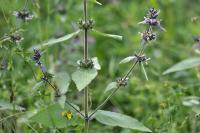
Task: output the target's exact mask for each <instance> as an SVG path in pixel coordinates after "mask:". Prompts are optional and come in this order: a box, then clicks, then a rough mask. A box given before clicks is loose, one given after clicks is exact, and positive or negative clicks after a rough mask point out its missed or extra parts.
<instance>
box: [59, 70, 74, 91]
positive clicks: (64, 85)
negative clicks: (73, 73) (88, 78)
mask: <svg viewBox="0 0 200 133" xmlns="http://www.w3.org/2000/svg"><path fill="white" fill-rule="evenodd" d="M70 81H71V79H70V77H69V75H68V73H66V72H59V73H56V74H55V83H56V85H57V87H58V89H59V91H60V93H61V94H65V93H66V92H67V91H68V88H69V85H70Z"/></svg>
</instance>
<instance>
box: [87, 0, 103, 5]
mask: <svg viewBox="0 0 200 133" xmlns="http://www.w3.org/2000/svg"><path fill="white" fill-rule="evenodd" d="M89 1H90V2H93V3H96V4H98V5H100V6H102V4H101V3H100V2H98V1H97V0H89Z"/></svg>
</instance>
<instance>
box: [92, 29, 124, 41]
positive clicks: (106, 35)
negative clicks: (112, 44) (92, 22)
mask: <svg viewBox="0 0 200 133" xmlns="http://www.w3.org/2000/svg"><path fill="white" fill-rule="evenodd" d="M92 31H93V32H94V33H96V34H98V35H101V36H105V37H110V38H114V39H117V40H122V39H123V37H122V36H119V35H113V34H107V33H103V32H100V31H97V30H95V29H92Z"/></svg>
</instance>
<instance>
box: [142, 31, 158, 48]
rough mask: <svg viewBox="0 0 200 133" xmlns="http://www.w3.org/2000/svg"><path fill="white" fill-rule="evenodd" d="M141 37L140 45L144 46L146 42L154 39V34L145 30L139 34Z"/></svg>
mask: <svg viewBox="0 0 200 133" xmlns="http://www.w3.org/2000/svg"><path fill="white" fill-rule="evenodd" d="M139 34H140V35H141V40H142V42H141V44H142V45H143V44H145V43H146V42H149V41H153V40H155V39H156V33H154V32H152V31H150V30H147V31H145V32H143V33H139Z"/></svg>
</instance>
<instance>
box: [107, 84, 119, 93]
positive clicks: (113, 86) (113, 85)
mask: <svg viewBox="0 0 200 133" xmlns="http://www.w3.org/2000/svg"><path fill="white" fill-rule="evenodd" d="M115 88H117V82H111V83H110V84H108V86H107V87H106V90H105V92H108V91H110V90H112V89H115Z"/></svg>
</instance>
